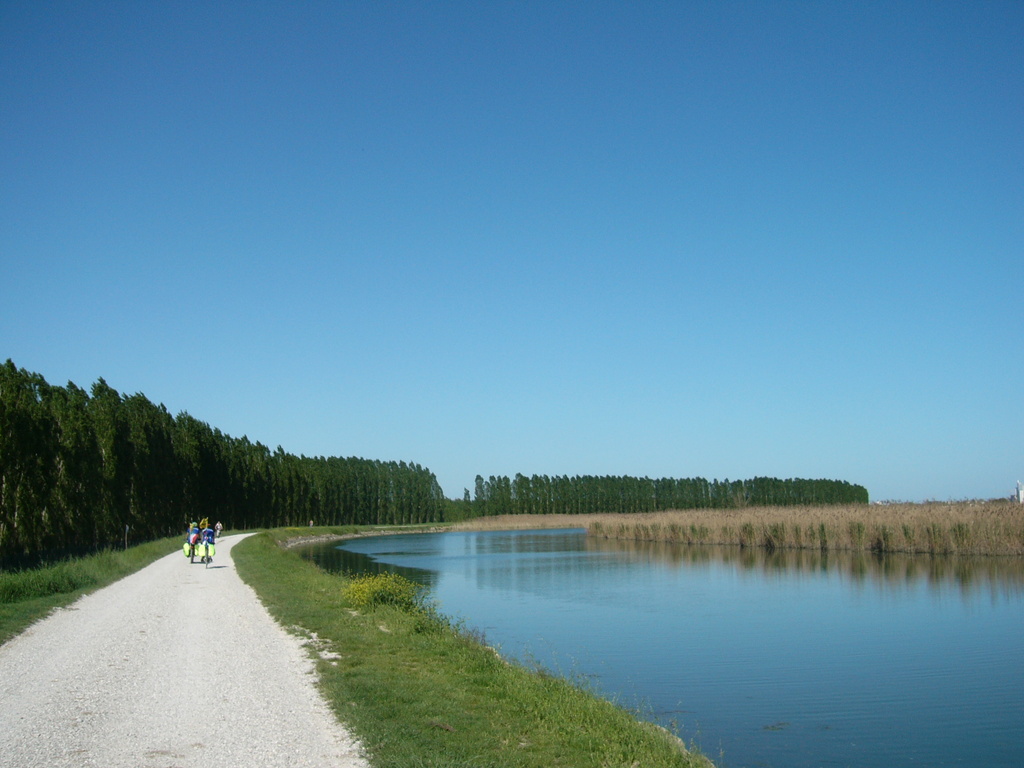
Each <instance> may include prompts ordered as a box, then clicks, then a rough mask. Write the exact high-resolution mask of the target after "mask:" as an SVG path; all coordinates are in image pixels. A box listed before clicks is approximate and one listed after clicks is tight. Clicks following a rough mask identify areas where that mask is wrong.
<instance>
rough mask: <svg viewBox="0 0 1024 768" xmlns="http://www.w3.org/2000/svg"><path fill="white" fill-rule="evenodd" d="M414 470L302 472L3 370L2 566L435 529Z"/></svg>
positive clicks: (332, 464)
mask: <svg viewBox="0 0 1024 768" xmlns="http://www.w3.org/2000/svg"><path fill="white" fill-rule="evenodd" d="M444 509H445V499H444V497H443V494H442V492H441V488H440V486H439V485H438V483H437V480H436V478H435V477H434V475H433V473H431V472H429V471H428V470H426V469H425V468H423V467H421V466H419V465H417V464H406V463H405V462H382V461H372V460H367V459H359V458H323V457H318V458H309V457H306V456H294V455H292V454H289V453H285V452H284V451H283V450H282V449H281V448H280V447H279V448H278V449H277V450H276V451H273V452H271V451H270V449H269V448H267V446H265V445H262V444H260V443H258V442H257V443H252V442H250V441H249V440H248V438H246V437H242V438H234V437H231V436H229V435H225V434H223V433H221V432H220V431H219V430H217V429H213V428H211V427H210V426H209V425H208V424H206V423H204V422H201V421H199V420H198V419H195V418H193V417H192V416H190V415H189V414H188V413H184V412H183V413H181V414H179V415H178V416H176V417H172V416H171V415H170V414H169V413H168V411H167V409H166V408H165V407H164V406H163V405H154V404H153V403H152V402H150V401H149V400H148V399H147V398H146V397H145V396H144V395H142V394H135V395H129V396H124V395H121V394H119V393H118V392H117V391H115V390H114V389H112V388H111V387H110V386H108V385H107V383H106V382H105V381H104V380H103V379H100V380H99V381H97V382H96V383H95V384H94V385H93V387H92V391H91V392H86V391H85V390H84V389H82V388H80V387H77V386H75V385H74V384H72V383H70V382H69V383H68V385H67V386H66V387H60V386H52V385H50V384H48V383H47V382H46V381H45V380H44V379H43V377H42V376H40V375H38V374H35V373H30V372H28V371H25V370H24V369H18V368H16V367H15V365H14V363H12V362H11V361H10V360H8V361H7V362H6V364H5V365H4V366H2V368H0V561H4V560H10V559H12V558H18V557H24V556H34V555H39V554H41V553H54V554H55V553H63V552H72V551H82V550H88V549H95V548H100V547H105V546H109V545H110V544H111V543H113V542H118V541H121V540H123V538H124V537H125V536H126V535H129V536H130V538H131V539H132V540H133V541H139V540H145V539H152V538H158V537H161V536H166V535H172V534H174V533H177V532H181V531H183V530H184V529H185V526H186V525H187V524H188V523H189V522H190V521H191V520H198V519H201V518H203V517H207V518H209V520H210V522H211V523H213V522H214V521H217V520H220V521H221V522H223V523H224V525H225V526H226V527H230V528H242V529H245V528H253V527H264V526H281V525H299V524H303V523H305V522H306V521H308V520H310V519H313V520H316V521H317V523H318V524H321V525H343V524H403V523H419V522H431V521H436V520H440V519H441V518H442V516H443V514H444Z"/></svg>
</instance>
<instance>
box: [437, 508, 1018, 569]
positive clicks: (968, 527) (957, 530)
mask: <svg viewBox="0 0 1024 768" xmlns="http://www.w3.org/2000/svg"><path fill="white" fill-rule="evenodd" d="M454 528H455V530H508V529H523V528H586V529H587V533H588V534H589V535H591V536H600V537H604V538H610V539H630V540H639V541H667V542H677V543H681V544H729V545H738V546H744V547H762V548H765V549H769V550H771V549H818V550H854V551H856V550H867V551H875V552H907V553H928V554H971V555H1017V556H1020V555H1024V507H1022V506H1021V505H1019V504H1011V503H1009V502H1007V501H1003V500H999V501H962V502H929V503H924V504H873V505H866V504H853V505H848V506H844V505H836V506H820V507H809V506H803V507H746V508H741V509H692V510H673V511H668V512H653V513H646V514H637V515H615V514H607V515H580V516H574V515H503V516H501V517H492V518H478V519H476V520H469V521H466V522H463V523H458V524H456V525H455V526H454Z"/></svg>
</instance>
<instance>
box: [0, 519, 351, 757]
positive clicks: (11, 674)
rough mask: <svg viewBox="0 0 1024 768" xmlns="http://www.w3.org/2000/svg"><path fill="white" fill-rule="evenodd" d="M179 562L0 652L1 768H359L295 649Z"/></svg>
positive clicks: (246, 606) (224, 549) (115, 587)
mask: <svg viewBox="0 0 1024 768" xmlns="http://www.w3.org/2000/svg"><path fill="white" fill-rule="evenodd" d="M241 538H243V537H242V536H229V537H225V538H224V539H222V540H221V541H220V542H219V543H218V544H217V556H216V558H215V559H214V563H213V565H211V566H210V567H209V568H205V567H204V566H202V565H200V564H199V563H195V564H190V563H189V562H188V560H187V559H185V558H184V557H182V555H181V552H180V550H179V551H178V552H176V553H172V554H170V555H168V556H167V557H165V558H162V559H161V560H158V561H157V562H155V563H153V564H152V565H150V566H149V567H147V568H145V569H143V570H142V571H139V572H138V573H136V574H135V575H133V576H129V577H128V578H125V579H122V580H121V581H119V582H117V583H115V584H112V585H111V586H109V587H106V588H104V589H101V590H99V591H98V592H95V593H93V594H92V595H88V596H86V597H84V598H82V599H81V600H79V601H77V602H76V603H74V604H73V605H71V606H69V607H68V608H66V609H63V610H60V611H58V612H56V613H54V614H53V615H51V616H49V617H48V618H47V619H45V620H43V621H41V622H39V623H37V624H35V625H33V626H32V627H30V628H29V629H28V630H27V631H25V632H24V633H22V634H21V635H20V636H18V637H16V638H14V639H13V640H11V641H10V642H8V643H7V644H5V645H3V646H0V766H5V767H6V766H10V767H11V768H14V767H15V766H17V767H18V768H29V767H30V766H39V767H40V768H54V767H56V766H69V767H70V766H75V768H79V767H80V766H103V768H177V767H180V768H185V767H186V766H196V765H215V766H225V767H228V766H238V767H239V768H276V767H278V766H280V768H286V767H287V768H291V766H311V767H315V768H320V767H321V766H323V767H324V768H327V767H328V766H330V767H333V768H366V766H367V765H368V763H367V762H366V761H365V760H364V759H363V758H362V757H361V756H360V753H359V747H358V744H357V743H356V742H355V741H354V739H353V738H352V737H351V735H350V734H348V733H347V732H346V731H345V729H344V727H343V726H341V725H339V724H338V722H337V721H336V720H335V719H334V717H333V715H332V714H331V713H330V711H329V710H328V709H327V706H326V704H325V703H324V702H323V699H322V698H321V697H320V695H319V693H318V691H317V690H316V688H315V686H314V680H315V678H314V671H313V670H314V668H313V663H312V661H311V659H310V657H309V654H308V653H307V652H306V650H305V649H304V648H303V646H302V642H301V640H299V639H298V638H296V637H295V636H293V635H290V634H288V633H287V632H285V631H284V630H283V629H282V628H281V627H280V626H279V625H278V624H276V623H275V622H274V620H273V619H272V618H271V617H270V615H269V614H268V613H267V611H266V609H265V608H264V607H263V605H262V604H261V603H260V602H259V599H258V598H257V597H256V594H255V593H254V592H253V591H252V589H250V588H249V587H248V586H247V585H245V584H244V583H243V582H242V580H241V579H240V578H239V577H238V574H237V573H236V572H235V567H234V563H233V562H232V560H231V556H230V555H231V547H232V544H233V543H235V542H237V541H239V540H241Z"/></svg>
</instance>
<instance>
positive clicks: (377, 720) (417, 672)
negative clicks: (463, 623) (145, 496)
mask: <svg viewBox="0 0 1024 768" xmlns="http://www.w3.org/2000/svg"><path fill="white" fill-rule="evenodd" d="M315 532H316V533H320V532H327V533H341V531H337V530H335V529H316V531H315ZM308 533H309V532H308V531H306V530H301V529H292V530H290V531H289V530H284V531H272V532H268V533H267V534H262V535H257V536H253V537H251V538H249V539H247V540H245V541H244V542H240V543H239V544H237V545H236V546H235V547H234V549H233V551H232V556H233V559H234V561H235V564H236V567H237V568H238V572H239V574H240V575H241V576H242V578H243V579H244V580H245V581H246V582H247V583H249V584H250V585H251V586H252V587H253V588H254V589H255V590H256V592H257V593H258V594H259V595H260V598H261V599H262V600H263V602H264V604H265V605H266V606H267V608H268V609H269V610H270V612H271V613H272V614H273V615H274V616H275V617H276V618H277V619H278V621H280V622H281V623H283V624H284V625H285V626H287V627H293V628H295V630H296V631H298V632H300V633H301V634H304V635H306V636H308V637H309V638H310V643H311V645H312V646H313V647H314V648H315V649H316V650H317V651H318V652H319V656H320V658H319V660H318V661H317V671H318V673H319V678H320V687H321V689H322V691H323V693H324V695H325V696H326V698H327V700H328V701H329V703H330V704H331V706H332V707H333V709H334V711H335V712H336V713H337V716H338V717H339V719H340V720H342V721H343V722H345V723H346V724H347V725H348V726H349V727H350V728H351V729H352V730H353V731H354V732H355V734H356V735H357V736H358V737H359V739H360V740H361V741H362V743H363V745H364V746H365V748H366V750H367V752H368V754H369V756H370V760H371V762H372V764H373V765H374V766H375V768H441V767H442V766H443V767H444V768H460V767H462V766H465V767H466V768H468V767H469V766H473V768H533V767H536V768H551V767H552V766H572V767H573V768H586V767H587V766H593V767H594V768H613V767H615V766H622V768H635V767H636V766H645V767H650V768H661V767H665V768H668V767H669V766H709V765H710V762H709V761H708V760H706V758H704V757H703V756H702V755H700V754H699V753H696V752H687V751H686V750H685V749H684V748H683V745H682V744H681V742H679V741H678V740H677V739H675V738H674V737H672V736H670V735H669V734H668V733H667V732H665V731H663V730H661V729H659V728H657V727H656V726H653V725H651V724H649V723H644V722H642V721H639V720H637V719H636V718H635V717H634V716H633V715H631V714H630V713H629V712H627V711H625V710H623V709H621V708H619V707H617V706H615V705H613V704H611V703H609V702H607V701H605V700H603V699H601V698H599V697H597V696H595V695H593V694H591V693H589V692H587V691H585V690H583V689H581V688H580V687H577V686H576V685H574V684H572V683H571V682H568V681H565V680H563V679H560V678H557V677H553V676H551V675H548V674H545V673H543V672H540V671H533V670H528V669H525V668H523V667H520V666H518V665H513V664H509V663H507V662H505V661H504V660H502V659H501V658H500V657H499V656H498V655H497V654H496V653H495V652H494V651H493V650H492V649H490V648H488V647H486V646H485V645H483V644H482V643H480V642H478V641H477V640H476V639H475V638H473V637H472V636H471V634H470V633H467V632H465V631H462V630H461V628H460V627H458V626H453V625H452V624H451V623H450V622H448V621H447V620H446V619H444V618H443V617H439V616H437V615H436V614H434V613H433V612H432V611H431V610H430V609H429V607H423V606H422V605H420V606H419V607H416V608H415V609H410V608H409V606H405V607H401V606H393V605H378V606H374V607H370V608H368V607H365V606H362V603H361V601H360V600H359V599H358V596H357V595H356V594H354V593H352V592H351V591H349V592H347V588H348V587H349V586H350V585H351V584H352V583H353V582H352V579H350V578H347V577H344V576H338V575H335V574H329V573H326V572H324V571H322V570H320V569H318V568H317V567H316V566H315V565H313V564H312V563H310V562H308V561H306V560H303V559H302V558H301V557H300V556H299V555H298V554H297V553H295V552H293V551H289V550H287V549H284V548H282V547H281V546H279V542H282V541H284V540H286V539H288V538H291V537H296V536H297V537H302V536H306V535H308ZM300 628H301V629H300Z"/></svg>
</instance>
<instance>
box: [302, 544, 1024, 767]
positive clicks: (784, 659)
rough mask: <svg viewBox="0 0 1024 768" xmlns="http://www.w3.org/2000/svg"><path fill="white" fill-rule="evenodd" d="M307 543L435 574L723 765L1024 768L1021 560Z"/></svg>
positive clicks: (337, 566) (448, 599)
mask: <svg viewBox="0 0 1024 768" xmlns="http://www.w3.org/2000/svg"><path fill="white" fill-rule="evenodd" d="M304 555H305V556H306V557H309V558H310V559H312V560H314V561H316V562H317V563H319V564H320V565H321V566H322V567H325V568H328V569H333V570H344V571H350V572H363V571H370V572H379V571H391V572H396V573H400V574H402V575H404V576H407V577H409V578H411V579H414V580H416V581H418V582H420V583H422V584H424V585H425V586H427V587H428V588H429V589H430V592H431V596H432V598H433V600H434V601H435V602H436V603H437V605H438V608H439V610H440V611H441V612H442V613H444V614H446V615H448V616H450V617H453V618H456V619H461V620H463V621H464V622H465V624H466V626H467V627H470V628H472V629H474V630H475V631H478V632H482V633H483V634H484V635H485V639H486V641H487V642H488V643H489V644H490V645H494V646H497V647H499V648H500V650H501V652H502V654H503V655H505V656H506V657H508V658H515V659H517V660H519V661H521V662H523V663H525V664H527V665H540V666H543V667H545V668H547V669H550V670H552V671H554V672H556V673H559V674H562V675H564V676H567V677H570V678H573V679H575V680H577V681H579V682H580V683H582V684H584V685H587V686H590V687H591V688H592V689H593V690H595V691H596V692H597V693H599V694H601V695H603V696H606V697H608V698H610V699H613V700H615V701H617V702H618V703H619V704H621V705H623V706H625V707H627V708H629V709H633V710H636V711H637V713H638V715H639V716H641V717H644V718H646V719H649V720H652V721H655V722H657V723H659V724H661V725H664V726H665V727H667V728H670V729H672V730H673V731H675V732H676V733H677V734H678V735H679V736H680V737H682V738H683V739H684V740H685V741H686V742H687V743H693V744H695V745H696V746H697V747H699V748H700V750H701V751H702V752H704V754H706V755H708V756H709V757H711V758H712V759H713V760H714V761H715V762H716V764H717V765H719V766H721V768H755V767H758V768H762V767H766V768H819V767H821V766H851V767H856V768H883V767H884V768H899V767H900V766H908V767H909V766H914V767H915V768H916V767H917V766H988V767H989V768H995V767H997V766H1005V767H1007V768H1009V767H1010V766H1021V765H1024V564H1022V562H1021V560H1020V559H1019V558H979V559H963V558H961V559H943V558H933V557H908V556H886V557H875V556H873V555H869V554H863V555H860V554H858V555H852V554H841V555H835V554H829V555H823V554H821V553H818V552H783V553H774V554H770V553H766V552H764V551H761V550H757V551H752V550H750V549H745V550H740V549H734V548H711V547H681V546H673V545H664V544H652V543H642V544H641V543H634V542H619V541H608V540H604V539H594V538H591V537H588V536H586V535H585V534H584V532H583V531H582V530H575V529H573V530H558V531H508V532H505V531H502V532H459V533H441V534H409V535H395V536H380V537H374V538H365V539H355V540H350V541H345V542H341V543H340V544H339V543H337V542H335V543H332V544H329V545H317V546H310V547H307V548H305V549H304Z"/></svg>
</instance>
